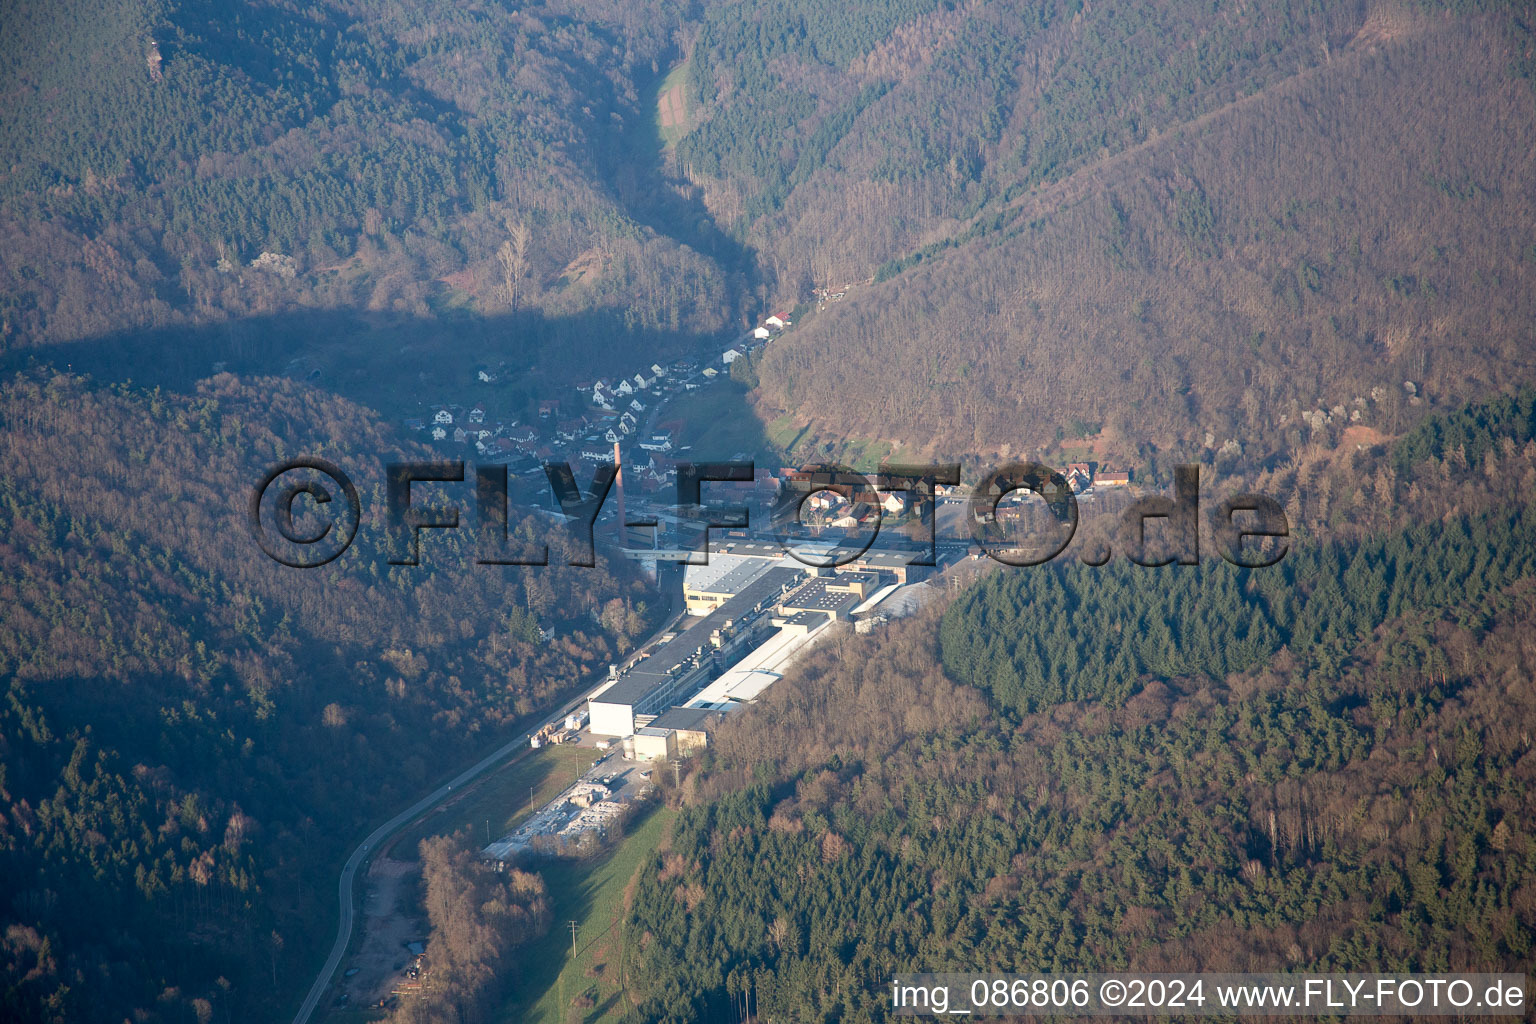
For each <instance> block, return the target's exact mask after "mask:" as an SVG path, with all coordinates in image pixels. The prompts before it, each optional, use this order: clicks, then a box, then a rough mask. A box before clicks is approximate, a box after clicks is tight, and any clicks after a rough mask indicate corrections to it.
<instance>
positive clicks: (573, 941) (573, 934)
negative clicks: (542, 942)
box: [566, 921, 576, 960]
mask: <svg viewBox="0 0 1536 1024" xmlns="http://www.w3.org/2000/svg"><path fill="white" fill-rule="evenodd" d="M566 924H568V925H570V926H571V959H572V960H575V959H576V922H575V921H567V922H566Z"/></svg>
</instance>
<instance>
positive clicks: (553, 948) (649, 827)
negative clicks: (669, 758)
mask: <svg viewBox="0 0 1536 1024" xmlns="http://www.w3.org/2000/svg"><path fill="white" fill-rule="evenodd" d="M676 816H677V812H676V811H673V810H670V809H668V808H664V807H658V808H656V809H655V810H653V811H651V812H650V813H649V814H647V815H646V816H645V817H643V818H641V819H638V820H637V821H636V822H634V823H632V825H631V831H630V833H629V835H627V836H625V837H624V839H623V841H622V842H620V843H619V845H618V846H617V847H615V848H614V849H613V850H612V851H611V852H610V853H608V854H606V855H604V856H602V857H599V858H597V859H595V860H591V861H554V862H546V863H544V864H543V865H541V866H540V868H539V873H540V874H542V875H543V876H544V883H545V885H546V886H547V888H548V890H549V896H550V903H551V906H552V909H553V911H554V922H555V923H554V925H553V926H551V928H550V930H549V931H548V932H547V933H546V934H545V935H544V937H543V938H541V939H539V940H538V941H537V942H534V943H533V944H532V945H530V946H527V947H526V948H524V949H523V950H522V951H521V957H522V960H523V962H524V963H525V964H526V965H527V967H526V968H525V971H524V975H523V978H522V980H521V982H520V983H519V985H518V993H519V994H518V996H517V997H516V998H514V999H513V1000H512V1001H511V1002H510V1003H508V1004H507V1005H506V1006H505V1007H504V1008H503V1011H502V1015H501V1020H503V1021H505V1022H507V1024H513V1022H517V1024H565V1022H566V1021H569V1020H574V1019H579V1020H581V1021H582V1022H583V1024H600V1022H603V1021H617V1020H619V1019H620V1018H621V1017H623V1014H624V1004H623V998H622V987H623V975H624V971H623V964H622V958H623V954H624V944H625V941H626V939H627V938H628V937H627V936H625V935H624V934H622V929H621V928H619V927H618V924H619V920H620V918H621V917H622V915H623V911H624V890H625V888H626V887H627V886H628V885H629V881H630V879H631V878H632V877H633V876H634V874H635V872H636V870H637V869H638V868H639V867H640V866H641V864H643V863H644V862H645V859H646V858H647V857H649V856H650V855H651V854H653V853H654V852H655V851H656V850H657V848H658V847H660V846H661V845H662V844H663V842H664V840H665V838H666V836H667V834H668V831H669V829H670V828H671V825H672V820H673V819H674V818H675V817H676ZM568 921H575V922H576V923H577V926H576V955H575V957H574V958H573V957H572V956H571V932H570V928H569V926H568V925H567V923H566V922H568ZM578 997H583V1002H584V1003H587V1005H586V1006H585V1008H584V1009H585V1013H584V1015H583V1016H580V1017H571V1016H567V1015H566V1012H565V1011H566V1008H568V1007H569V1006H570V1005H571V1003H572V1001H574V1000H576V999H578Z"/></svg>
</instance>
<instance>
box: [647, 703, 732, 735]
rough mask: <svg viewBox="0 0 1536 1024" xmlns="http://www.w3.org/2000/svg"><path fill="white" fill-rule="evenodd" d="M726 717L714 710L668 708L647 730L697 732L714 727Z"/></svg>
mask: <svg viewBox="0 0 1536 1024" xmlns="http://www.w3.org/2000/svg"><path fill="white" fill-rule="evenodd" d="M724 717H725V715H724V714H722V713H721V712H719V711H716V710H715V709H714V708H668V709H667V710H666V711H664V712H663V713H662V714H660V715H658V716H657V717H656V720H655V721H654V722H652V723H651V724H650V725H649V726H647V727H646V728H649V729H687V730H690V731H697V730H700V729H707V728H709V727H710V726H713V725H714V724H715V722H717V721H719V720H720V719H722V718H724Z"/></svg>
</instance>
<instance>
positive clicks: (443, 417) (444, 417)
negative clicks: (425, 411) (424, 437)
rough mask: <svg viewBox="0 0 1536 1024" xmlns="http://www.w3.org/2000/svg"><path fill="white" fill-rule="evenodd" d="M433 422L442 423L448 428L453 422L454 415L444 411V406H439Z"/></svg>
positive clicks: (433, 415) (433, 416) (433, 414)
mask: <svg viewBox="0 0 1536 1024" xmlns="http://www.w3.org/2000/svg"><path fill="white" fill-rule="evenodd" d="M432 422H433V423H441V424H443V425H444V426H447V425H448V424H450V423H452V422H453V413H451V412H449V411H448V410H447V409H444V408H443V407H442V406H438V407H437V409H436V411H435V412H433V413H432Z"/></svg>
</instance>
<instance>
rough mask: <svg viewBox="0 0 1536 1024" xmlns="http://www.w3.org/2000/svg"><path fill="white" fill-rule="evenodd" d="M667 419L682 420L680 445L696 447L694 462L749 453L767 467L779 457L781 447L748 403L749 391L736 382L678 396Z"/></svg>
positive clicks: (693, 453) (669, 408) (668, 409)
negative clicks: (765, 431) (768, 433)
mask: <svg viewBox="0 0 1536 1024" xmlns="http://www.w3.org/2000/svg"><path fill="white" fill-rule="evenodd" d="M666 418H667V419H669V420H674V419H675V420H681V421H682V424H683V426H682V429H681V431H680V432H679V434H678V443H679V444H685V445H686V444H691V445H693V452H692V453H691V455H692V457H693V458H694V459H728V458H730V457H731V456H733V455H735V454H737V453H738V452H746V453H747V455H748V456H750V457H752V458H754V459H757V460H759V461H760V462H761V463H762V464H764V465H766V464H767V463H768V462H770V461H772V460H774V459H776V458H777V457H778V455H777V451H778V449H777V446H776V445H774V444H773V443H772V442H771V441H770V440H769V439H768V437H767V436H766V435H765V434H764V432H763V423H762V421H761V420H759V419H758V418H757V416H756V414H755V413H753V412H752V407H751V406H750V405H748V404H747V389H746V388H744V387H742V386H741V385H740V384H738V383H736V382H735V381H729V380H728V381H721V382H719V383H716V384H710V385H708V386H707V387H702V388H700V389H699V390H697V391H690V392H688V393H686V394H682V395H679V396H677V398H675V399H673V400H672V403H671V404H670V405H669V406H668V407H667V416H666Z"/></svg>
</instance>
